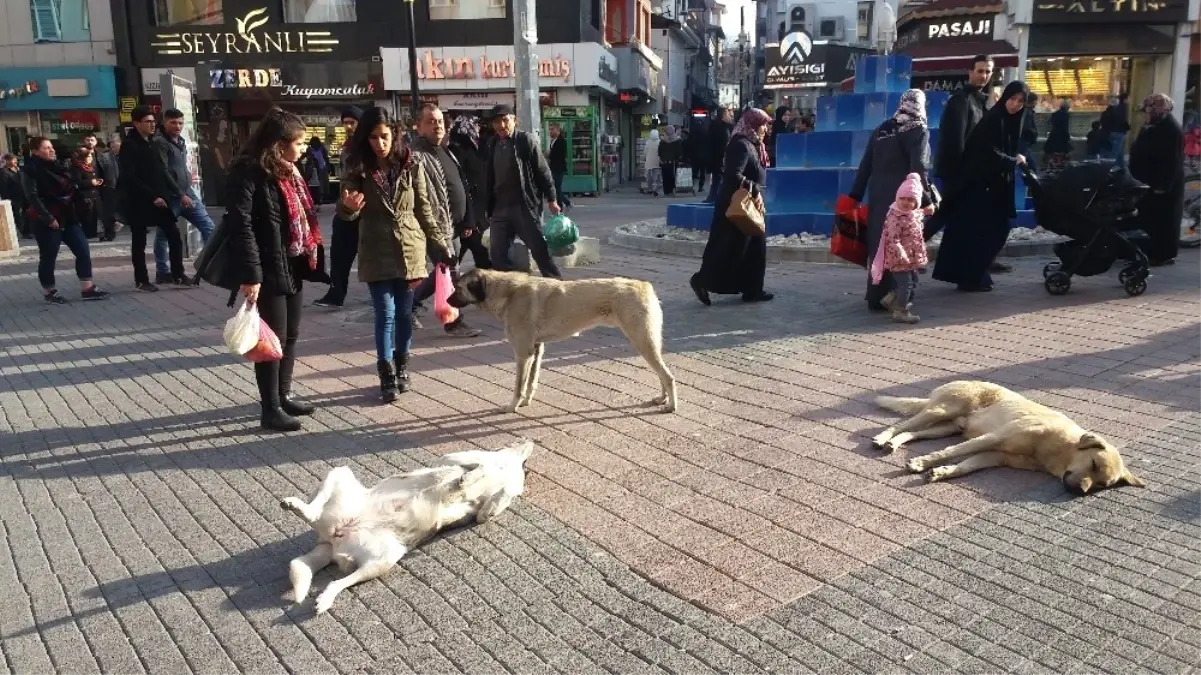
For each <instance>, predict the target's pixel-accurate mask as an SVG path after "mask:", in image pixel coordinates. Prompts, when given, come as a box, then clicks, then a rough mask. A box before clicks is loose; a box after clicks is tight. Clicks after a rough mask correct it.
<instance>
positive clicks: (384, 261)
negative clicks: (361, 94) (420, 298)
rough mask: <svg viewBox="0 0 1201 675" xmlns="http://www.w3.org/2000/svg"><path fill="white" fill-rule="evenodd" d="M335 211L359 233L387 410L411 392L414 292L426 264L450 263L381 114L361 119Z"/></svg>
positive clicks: (411, 169) (413, 170) (421, 188)
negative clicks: (410, 371)
mask: <svg viewBox="0 0 1201 675" xmlns="http://www.w3.org/2000/svg"><path fill="white" fill-rule="evenodd" d="M346 165H347V170H346V176H345V177H344V179H343V187H344V190H343V192H342V201H341V203H340V204H339V206H338V210H339V215H341V217H342V219H343V221H344V222H356V223H358V228H359V255H358V258H359V281H364V282H366V283H367V288H368V289H369V290H370V291H371V304H372V306H373V307H374V308H375V352H376V358H377V359H378V364H377V365H378V367H379V386H380V397H381V398H383V400H384V401H385V402H389V403H390V402H392V401H395V400H396V397H397V396H398V395H399V394H400V392H403V391H408V389H409V373H408V364H409V346H410V345H411V344H412V339H413V322H412V316H413V287H414V286H415V285H416V284H418V283H420V282H421V281H422V280H423V279H425V278H426V277H427V276H428V272H426V268H425V260H426V256H427V251H428V256H429V257H430V258H432V259H433V260H434V261H435V262H438V263H449V262H451V253H450V251H449V249H448V248H447V246H446V244H445V243H444V242H443V241H442V238H441V237H442V232H441V230H440V228H439V227H438V224H437V223H436V222H435V221H434V213H433V210H432V208H431V207H430V201H429V199H428V198H427V196H426V192H425V176H424V175H423V170H422V168H421V164H420V163H419V162H415V161H413V159H412V153H411V152H410V151H409V148H408V147H406V146H405V144H404V141H403V139H402V137H401V136H400V134H399V133H398V126H397V125H396V123H395V121H394V120H393V119H392V116H391V115H390V114H388V112H387V111H386V110H384V109H383V108H371V109H369V110H368V111H367V112H365V113H363V117H362V119H360V120H359V125H358V128H357V129H356V130H355V134H354V138H353V139H352V140H351V143H350V151H349V154H348V155H347V159H346Z"/></svg>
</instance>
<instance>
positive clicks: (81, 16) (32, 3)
mask: <svg viewBox="0 0 1201 675" xmlns="http://www.w3.org/2000/svg"><path fill="white" fill-rule="evenodd" d="M29 12H30V15H31V18H32V19H33V41H34V42H88V41H90V40H91V39H92V27H91V24H90V22H89V19H88V3H87V0H29Z"/></svg>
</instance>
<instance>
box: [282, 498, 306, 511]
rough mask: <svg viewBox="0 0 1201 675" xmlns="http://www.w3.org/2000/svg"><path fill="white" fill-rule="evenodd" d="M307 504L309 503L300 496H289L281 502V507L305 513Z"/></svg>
mask: <svg viewBox="0 0 1201 675" xmlns="http://www.w3.org/2000/svg"><path fill="white" fill-rule="evenodd" d="M305 506H307V505H306V504H305V503H304V501H302V500H301V499H300V497H288V498H287V499H284V500H281V501H280V502H279V508H281V509H283V510H285V511H291V512H292V513H296V514H303V513H304V507H305Z"/></svg>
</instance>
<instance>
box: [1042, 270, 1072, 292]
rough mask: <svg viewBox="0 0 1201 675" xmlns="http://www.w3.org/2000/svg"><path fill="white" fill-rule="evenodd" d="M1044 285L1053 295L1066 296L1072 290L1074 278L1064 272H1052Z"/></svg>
mask: <svg viewBox="0 0 1201 675" xmlns="http://www.w3.org/2000/svg"><path fill="white" fill-rule="evenodd" d="M1043 285H1044V286H1046V287H1047V292H1048V293H1050V294H1051V295H1064V294H1066V293H1067V292H1068V291H1069V290H1071V288H1072V278H1071V277H1069V276H1068V275H1066V274H1064V273H1063V272H1052V273H1051V274H1050V275H1048V276H1047V280H1046V282H1045V283H1044V284H1043Z"/></svg>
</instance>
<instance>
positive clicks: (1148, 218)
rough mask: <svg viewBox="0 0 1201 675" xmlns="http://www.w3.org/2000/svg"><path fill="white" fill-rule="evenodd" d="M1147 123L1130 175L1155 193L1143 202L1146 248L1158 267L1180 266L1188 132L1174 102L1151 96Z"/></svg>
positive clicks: (1146, 104)
mask: <svg viewBox="0 0 1201 675" xmlns="http://www.w3.org/2000/svg"><path fill="white" fill-rule="evenodd" d="M1142 111H1143V113H1144V114H1145V115H1146V116H1147V123H1146V124H1144V125H1143V128H1142V130H1141V131H1139V134H1138V138H1137V139H1135V141H1134V145H1133V146H1131V148H1130V175H1132V176H1134V177H1135V178H1136V179H1138V180H1139V181H1141V182H1143V183H1146V184H1147V185H1148V186H1149V187H1150V188H1151V189H1150V191H1148V192H1147V194H1146V196H1145V197H1143V200H1142V201H1141V202H1139V205H1138V210H1139V214H1140V215H1139V217H1140V219H1141V220H1142V222H1143V223H1144V225H1143V230H1145V231H1146V232H1147V234H1148V235H1149V237H1150V241H1148V242H1147V243H1146V244H1145V245H1144V247H1143V248H1144V250H1145V251H1146V253H1147V257H1148V258H1150V259H1151V264H1152V265H1154V266H1157V267H1158V266H1160V265H1171V264H1173V263H1175V262H1176V254H1177V253H1178V252H1179V250H1180V223H1181V221H1183V220H1184V130H1183V129H1182V128H1181V127H1180V123H1179V122H1177V121H1176V118H1175V117H1172V99H1170V98H1168V97H1167V96H1165V95H1163V94H1152V95H1150V96H1148V97H1147V98H1146V99H1145V100H1144V101H1143V105H1142Z"/></svg>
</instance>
